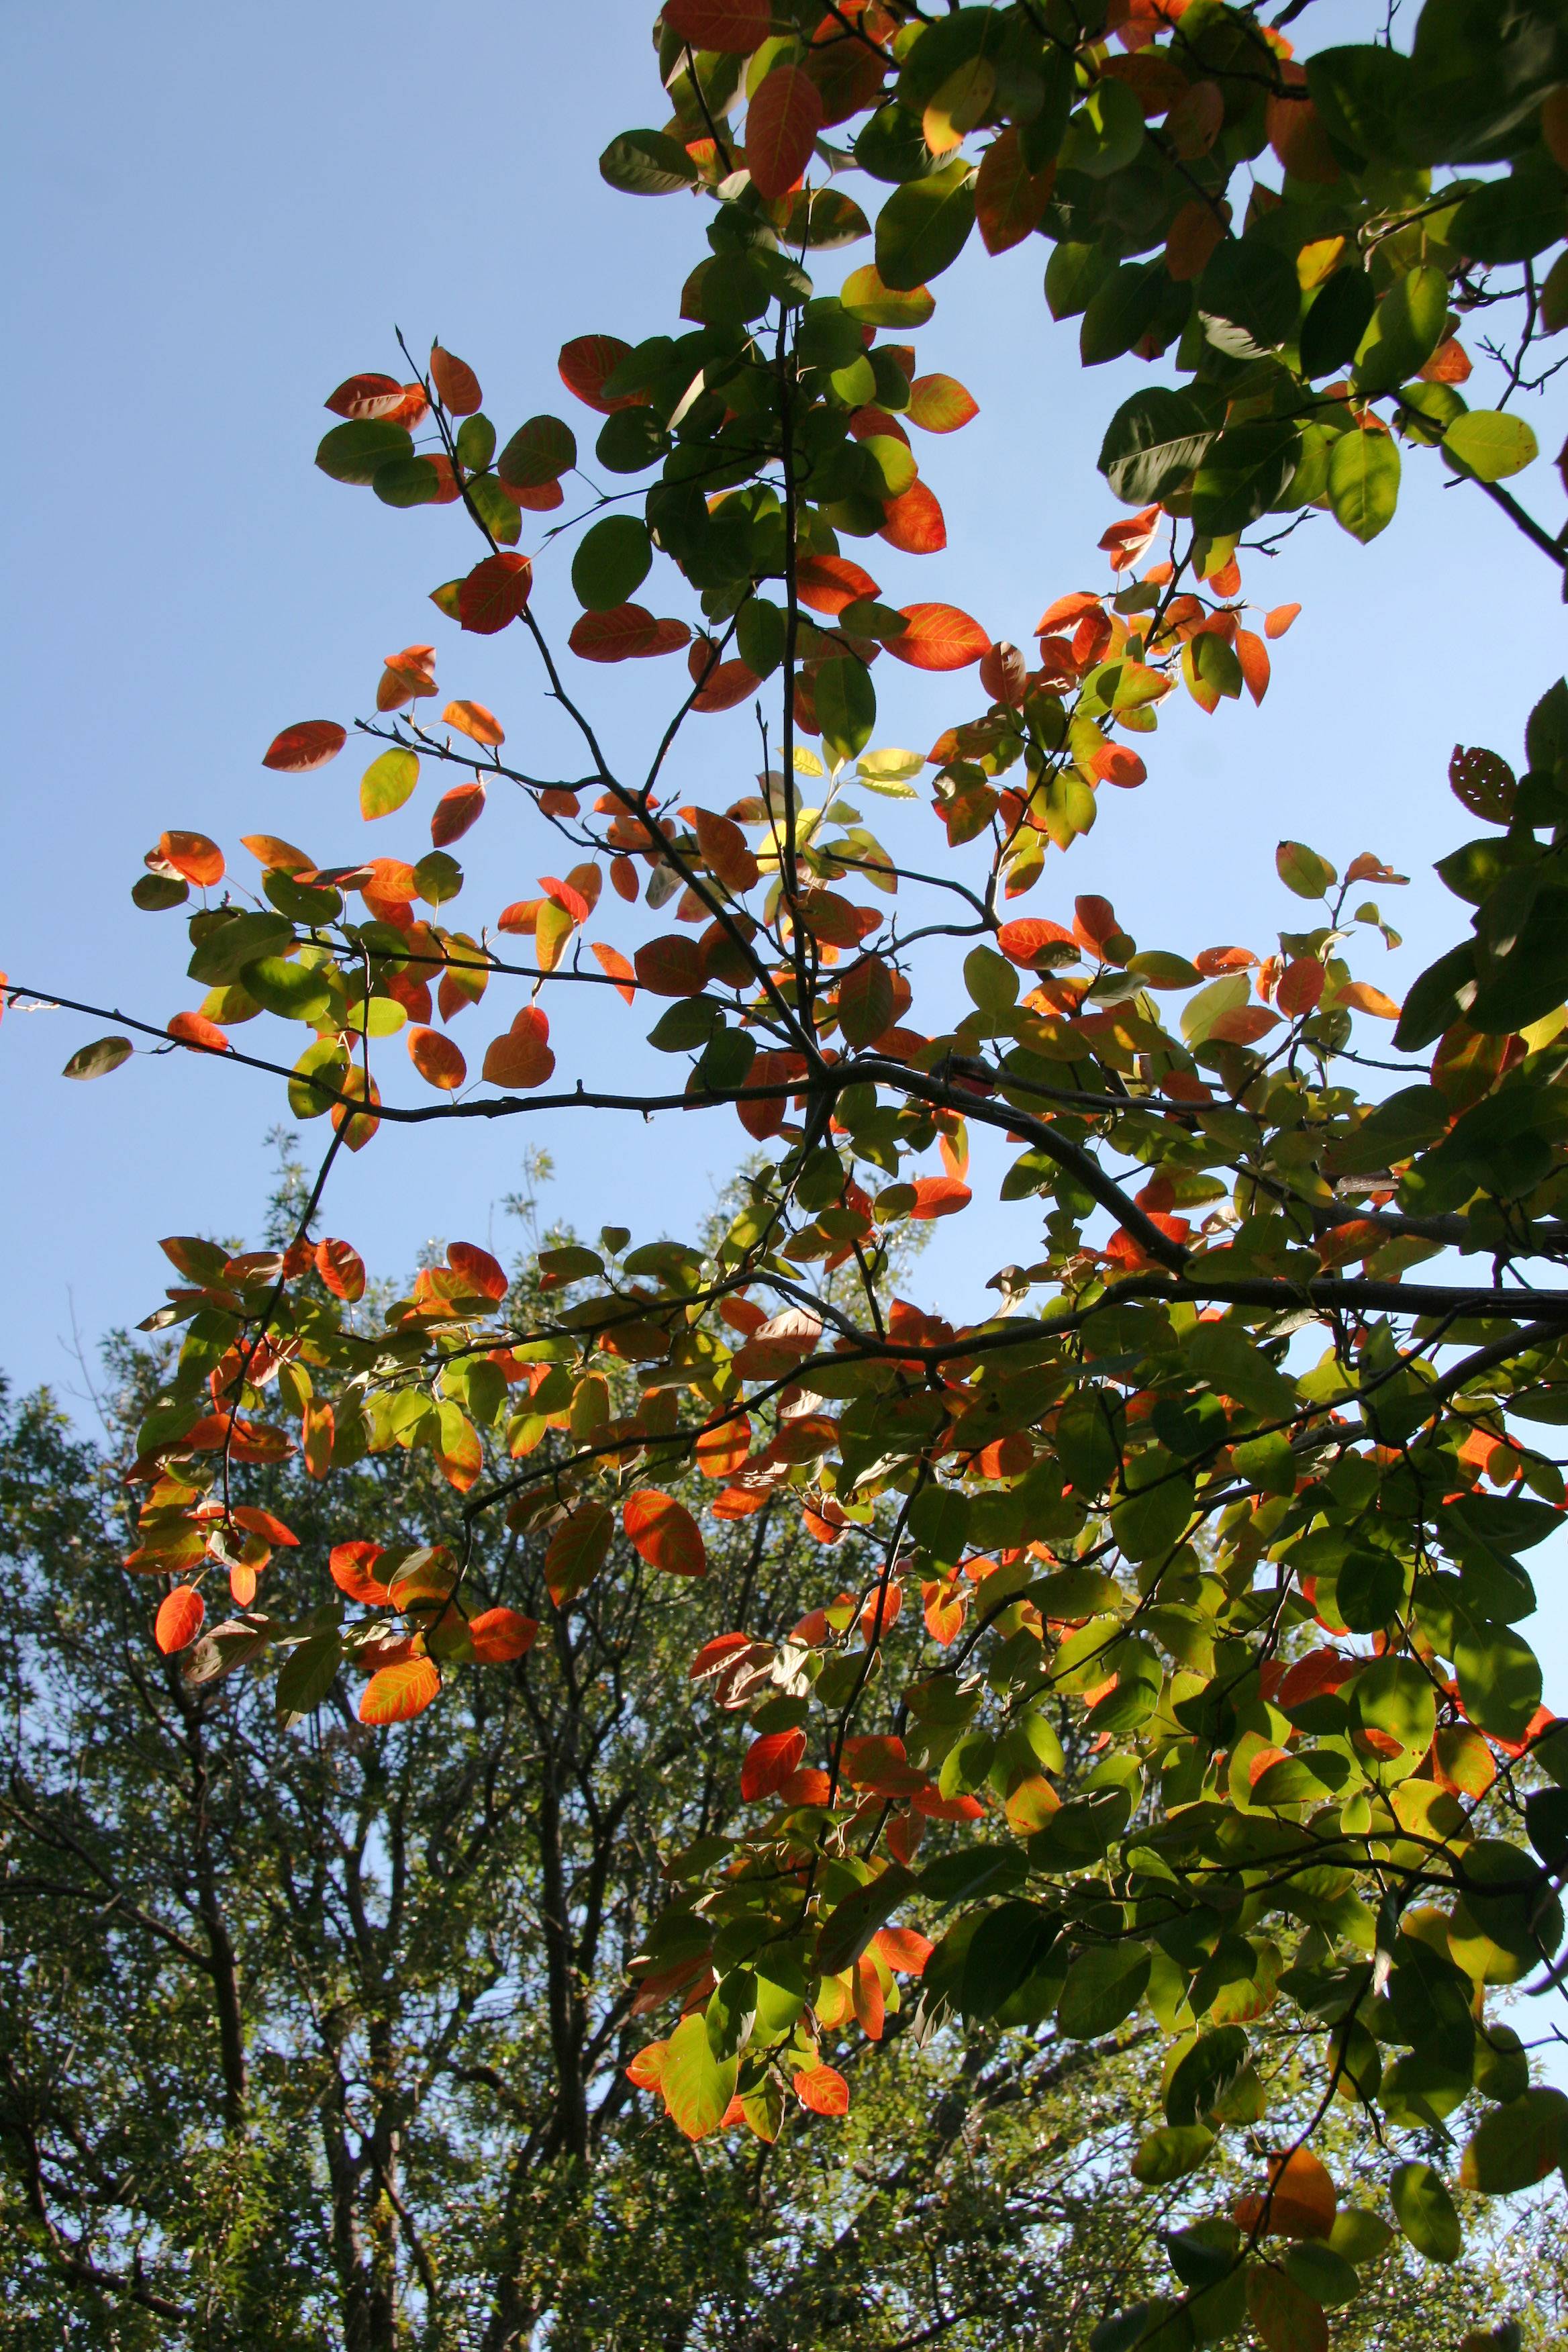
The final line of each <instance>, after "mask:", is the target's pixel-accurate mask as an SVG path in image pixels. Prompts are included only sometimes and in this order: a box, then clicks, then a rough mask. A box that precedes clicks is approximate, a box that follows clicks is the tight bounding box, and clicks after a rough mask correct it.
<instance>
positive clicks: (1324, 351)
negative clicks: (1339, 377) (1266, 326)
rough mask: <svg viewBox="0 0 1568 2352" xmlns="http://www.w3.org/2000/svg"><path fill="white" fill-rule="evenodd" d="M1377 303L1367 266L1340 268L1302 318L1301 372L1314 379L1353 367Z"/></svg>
mask: <svg viewBox="0 0 1568 2352" xmlns="http://www.w3.org/2000/svg"><path fill="white" fill-rule="evenodd" d="M1376 306H1377V294H1376V290H1375V289H1374V288H1373V282H1372V280H1371V278H1369V277H1368V276H1367V274H1366V272H1365V270H1364V269H1359V268H1345V269H1336V270H1335V272H1334V274H1333V276H1332V277H1331V278H1329V279H1328V280H1327V282H1326V283H1325V284H1324V285H1322V286H1321V287H1320V288H1319V289H1318V292H1317V294H1316V296H1315V297H1314V299H1313V301H1312V305H1311V308H1310V310H1309V311H1308V312H1307V315H1306V317H1305V318H1304V319H1303V320H1302V321H1301V343H1300V350H1301V373H1302V374H1303V375H1304V376H1305V377H1306V378H1307V380H1308V382H1309V383H1314V382H1315V381H1316V380H1317V379H1318V377H1320V376H1325V375H1334V374H1337V373H1338V372H1339V370H1340V369H1341V368H1344V367H1349V365H1350V363H1351V362H1352V360H1353V359H1354V357H1355V355H1356V352H1357V351H1358V350H1359V348H1360V345H1361V339H1362V337H1363V335H1364V334H1365V332H1366V331H1367V326H1368V324H1369V322H1370V320H1371V319H1372V314H1373V310H1375V308H1376Z"/></svg>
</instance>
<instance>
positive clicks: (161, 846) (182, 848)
mask: <svg viewBox="0 0 1568 2352" xmlns="http://www.w3.org/2000/svg"><path fill="white" fill-rule="evenodd" d="M156 854H157V856H159V857H161V858H162V859H163V863H164V864H165V865H166V866H173V867H174V871H175V873H176V874H182V875H184V878H185V880H186V881H187V882H194V883H195V884H196V886H197V887H198V888H200V889H205V887H207V886H208V885H209V884H210V883H214V882H221V881H222V880H223V852H222V850H221V849H220V848H219V847H218V845H217V844H216V841H209V840H208V838H207V836H206V835H205V833H161V834H160V835H158V847H157V852H156Z"/></svg>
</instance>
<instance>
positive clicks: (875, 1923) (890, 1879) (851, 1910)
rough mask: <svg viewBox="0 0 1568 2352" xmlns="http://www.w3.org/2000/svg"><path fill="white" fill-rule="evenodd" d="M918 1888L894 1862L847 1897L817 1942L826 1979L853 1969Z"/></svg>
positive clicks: (818, 1958)
mask: <svg viewBox="0 0 1568 2352" xmlns="http://www.w3.org/2000/svg"><path fill="white" fill-rule="evenodd" d="M918 1884H919V1882H918V1881H917V1879H916V1877H915V1874H914V1873H913V1871H910V1870H906V1869H905V1868H904V1866H903V1864H901V1863H898V1862H892V1863H889V1865H888V1867H887V1869H886V1870H884V1871H883V1872H882V1874H881V1875H880V1877H879V1878H873V1879H872V1880H871V1881H870V1883H869V1884H868V1885H865V1886H860V1887H858V1888H857V1889H856V1891H855V1893H854V1894H853V1895H846V1896H845V1898H844V1900H843V1902H842V1903H840V1904H838V1905H837V1906H835V1908H834V1909H833V1910H832V1911H831V1912H829V1914H828V1916H827V1917H826V1919H825V1920H824V1921H823V1924H822V1931H821V1933H820V1934H819V1935H818V1937H817V1939H816V1965H817V1967H818V1968H819V1969H821V1971H822V1973H823V1975H824V1976H826V1977H836V1976H837V1975H839V1974H840V1973H841V1972H842V1970H844V1969H848V1968H853V1966H854V1965H855V1962H856V1961H857V1960H858V1958H859V1957H860V1955H861V1953H862V1952H863V1951H864V1950H865V1949H866V1947H867V1946H868V1944H869V1942H870V1940H871V1938H872V1937H873V1936H874V1935H875V1934H876V1932H877V1930H878V1928H879V1927H881V1926H882V1925H883V1923H884V1921H886V1920H888V1919H890V1918H891V1917H892V1916H893V1913H894V1912H895V1911H896V1910H897V1909H898V1907H899V1906H900V1903H902V1902H903V1901H904V1900H905V1899H906V1898H907V1897H908V1896H909V1895H912V1894H913V1893H914V1890H915V1887H916V1885H918Z"/></svg>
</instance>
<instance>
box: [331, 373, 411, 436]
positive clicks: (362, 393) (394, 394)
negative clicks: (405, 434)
mask: <svg viewBox="0 0 1568 2352" xmlns="http://www.w3.org/2000/svg"><path fill="white" fill-rule="evenodd" d="M404 390H405V387H404V386H403V385H402V384H400V383H398V381H397V378H396V377H395V376H392V375H351V376H348V377H346V378H345V379H344V381H343V382H342V383H340V384H339V386H338V388H337V390H336V392H333V393H329V394H328V395H327V399H326V402H325V406H327V407H328V408H330V409H331V412H332V415H334V416H346V417H348V418H350V419H351V421H353V423H355V424H358V423H359V422H360V420H361V419H362V418H364V417H377V416H390V415H392V413H393V411H394V409H396V408H400V407H401V406H402V404H403V396H404Z"/></svg>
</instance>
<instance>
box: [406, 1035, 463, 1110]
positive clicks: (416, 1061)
mask: <svg viewBox="0 0 1568 2352" xmlns="http://www.w3.org/2000/svg"><path fill="white" fill-rule="evenodd" d="M408 1058H409V1060H410V1061H411V1062H412V1063H413V1065H414V1066H415V1068H416V1070H417V1071H418V1073H419V1075H420V1076H421V1077H422V1078H423V1079H424V1081H425V1083H426V1086H427V1087H440V1089H441V1091H442V1092H443V1094H450V1093H451V1091H452V1089H453V1087H460V1086H461V1085H462V1083H463V1080H464V1079H465V1078H466V1077H467V1076H468V1063H467V1062H466V1061H465V1060H464V1058H463V1055H462V1050H461V1048H460V1047H459V1046H457V1045H453V1043H452V1040H451V1039H450V1037H443V1036H442V1034H441V1032H440V1031H439V1030H438V1029H411V1030H410V1031H409V1033H408Z"/></svg>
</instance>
